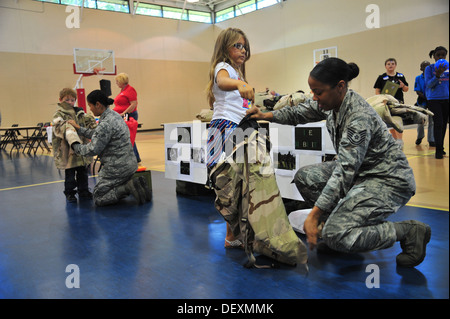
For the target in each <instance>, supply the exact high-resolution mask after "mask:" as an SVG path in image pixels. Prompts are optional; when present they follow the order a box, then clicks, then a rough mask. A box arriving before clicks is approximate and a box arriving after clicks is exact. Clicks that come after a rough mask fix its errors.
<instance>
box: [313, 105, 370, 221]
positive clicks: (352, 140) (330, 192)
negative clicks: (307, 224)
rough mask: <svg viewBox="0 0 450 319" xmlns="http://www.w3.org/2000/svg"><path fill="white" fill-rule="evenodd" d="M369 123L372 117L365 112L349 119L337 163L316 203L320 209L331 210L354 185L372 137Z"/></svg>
mask: <svg viewBox="0 0 450 319" xmlns="http://www.w3.org/2000/svg"><path fill="white" fill-rule="evenodd" d="M368 123H371V120H370V117H369V115H367V114H364V113H363V114H356V115H355V116H352V117H349V118H348V119H347V121H346V124H345V127H343V128H342V137H341V140H340V143H339V147H338V150H337V154H338V156H337V165H336V167H335V169H334V171H333V173H332V175H331V177H330V179H329V180H328V182H327V184H326V185H325V187H324V189H323V191H322V194H321V195H320V196H319V198H318V199H317V201H316V203H315V205H316V206H317V207H319V208H320V209H322V210H324V211H327V212H331V211H332V210H333V209H334V207H336V205H337V203H338V202H339V200H340V199H341V198H342V197H344V196H345V195H346V194H347V192H348V191H349V190H350V188H351V187H352V186H353V183H354V181H355V178H356V177H357V176H358V174H359V170H360V167H361V165H362V163H363V161H364V158H365V155H366V153H367V150H368V147H369V143H370V140H371V138H372V131H371V125H368Z"/></svg>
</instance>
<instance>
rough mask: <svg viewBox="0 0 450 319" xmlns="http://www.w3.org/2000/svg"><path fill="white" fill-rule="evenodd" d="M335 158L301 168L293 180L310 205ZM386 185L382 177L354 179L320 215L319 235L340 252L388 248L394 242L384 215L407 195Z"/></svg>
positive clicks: (317, 194) (326, 179)
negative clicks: (322, 215) (351, 185)
mask: <svg viewBox="0 0 450 319" xmlns="http://www.w3.org/2000/svg"><path fill="white" fill-rule="evenodd" d="M335 165H336V162H335V161H332V162H325V163H320V164H314V165H309V166H305V167H302V168H300V169H299V170H298V172H297V173H296V175H295V178H294V182H295V184H296V186H297V188H298V190H299V192H300V194H301V195H302V196H303V198H304V199H305V201H307V202H309V203H310V204H312V205H314V203H315V202H316V200H317V199H318V198H319V196H320V194H321V192H322V189H323V188H324V187H325V185H326V184H327V181H328V179H329V178H330V176H331V174H332V172H333V170H334V167H335ZM411 196H412V194H411V193H410V192H407V193H405V192H403V193H402V191H401V190H397V189H395V188H392V187H389V186H387V185H386V184H385V183H383V180H382V179H379V178H371V179H366V180H357V181H356V183H355V185H354V186H353V187H352V188H351V189H350V190H349V191H348V193H347V194H345V196H343V197H342V198H341V200H340V201H339V203H338V204H337V205H336V207H335V208H334V209H333V211H331V212H326V215H327V216H324V219H325V225H324V227H323V230H322V238H323V240H324V242H325V243H326V244H327V246H329V247H330V248H332V249H334V250H337V251H341V252H364V251H371V250H377V249H384V248H388V247H391V246H392V245H393V244H394V243H395V241H396V233H395V229H394V224H393V223H392V222H389V221H386V218H387V217H388V216H389V215H391V214H393V213H395V212H397V211H398V210H399V209H400V208H401V207H403V206H404V205H405V204H406V203H407V202H408V201H409V199H410V198H411Z"/></svg>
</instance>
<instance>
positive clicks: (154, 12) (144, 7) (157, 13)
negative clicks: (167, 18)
mask: <svg viewBox="0 0 450 319" xmlns="http://www.w3.org/2000/svg"><path fill="white" fill-rule="evenodd" d="M136 14H142V15H146V16H152V17H162V8H161V6H156V5H153V4H146V3H139V6H138V7H137V9H136Z"/></svg>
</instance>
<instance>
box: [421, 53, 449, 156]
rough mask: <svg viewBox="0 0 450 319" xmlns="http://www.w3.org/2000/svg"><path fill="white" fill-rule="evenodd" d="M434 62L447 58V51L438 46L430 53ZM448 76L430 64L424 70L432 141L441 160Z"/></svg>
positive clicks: (447, 116)
mask: <svg viewBox="0 0 450 319" xmlns="http://www.w3.org/2000/svg"><path fill="white" fill-rule="evenodd" d="M431 57H433V58H434V60H435V61H438V60H440V59H445V58H446V57H447V49H446V48H444V47H442V46H438V47H437V48H436V49H434V50H432V51H430V58H431ZM448 76H449V70H448V68H447V69H445V68H444V67H443V66H441V67H439V68H438V69H436V67H435V64H431V65H430V66H428V67H427V68H426V69H425V85H426V90H425V95H426V97H427V105H428V108H429V109H430V111H431V112H433V113H434V116H433V121H434V140H435V142H436V153H435V157H436V158H437V159H442V158H443V157H444V155H445V154H446V153H445V152H444V138H445V133H446V130H447V122H448V119H449V104H448V97H449V93H448Z"/></svg>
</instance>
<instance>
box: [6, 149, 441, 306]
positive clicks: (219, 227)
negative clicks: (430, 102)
mask: <svg viewBox="0 0 450 319" xmlns="http://www.w3.org/2000/svg"><path fill="white" fill-rule="evenodd" d="M0 177H1V178H0V298H8V299H9V298H14V299H16V298H17V299H46V298H52V299H53V298H57V299H71V298H89V299H90V298H125V299H128V298H133V299H134V298H150V299H153V298H157V299H329V298H333V299H336V298H338V299H341V298H343V299H399V298H401V299H448V298H449V237H448V236H449V213H448V212H447V211H440V210H432V209H424V208H416V207H410V206H407V207H404V208H402V209H401V210H400V211H399V212H398V213H397V214H396V215H395V216H392V220H406V219H417V220H419V221H422V222H425V223H428V224H429V225H430V226H431V228H432V238H431V241H430V243H429V245H428V249H427V256H426V258H425V261H424V262H423V263H422V264H421V265H419V266H418V267H416V268H413V269H400V268H397V267H396V264H395V256H396V255H397V254H398V253H399V252H400V250H401V249H400V245H399V244H398V243H396V244H395V245H394V247H392V248H389V249H386V250H381V251H374V252H369V253H362V254H354V255H347V254H337V255H333V256H330V255H323V254H317V252H316V251H312V252H311V251H310V252H309V263H308V266H309V271H306V270H305V268H304V267H303V266H297V267H289V266H283V265H282V266H281V267H280V268H278V269H246V268H244V267H243V266H242V265H243V264H244V262H245V261H246V256H245V253H244V251H242V250H236V249H234V250H227V249H225V248H224V247H223V244H224V237H225V231H226V225H225V223H224V221H223V219H222V218H221V216H220V215H219V214H218V213H217V212H216V211H215V209H214V206H213V200H214V198H213V197H212V196H196V197H186V196H177V194H176V192H175V181H174V180H168V179H165V178H164V173H162V172H155V171H154V172H152V179H153V183H152V184H153V201H152V202H150V203H147V204H144V205H142V206H138V205H136V204H135V202H134V200H133V199H132V198H131V197H128V198H126V199H125V200H123V202H121V203H120V204H119V205H116V206H111V207H102V208H98V207H95V206H94V205H93V203H92V201H90V200H84V201H79V202H78V203H66V199H65V196H64V195H63V193H62V191H63V180H64V174H63V173H60V172H59V171H58V170H57V169H56V168H55V165H54V163H53V157H51V156H45V155H38V156H26V155H23V154H21V153H19V154H13V156H12V157H9V155H7V154H6V153H5V152H0ZM89 181H90V185H91V188H92V187H93V186H94V184H95V181H96V180H95V177H91V178H90V179H89ZM301 238H302V239H303V240H304V238H303V237H301ZM68 265H76V266H77V267H78V269H79V274H80V276H79V283H80V288H68V287H67V286H66V279H68V278H69V276H72V275H73V274H74V272H72V270H70V269H69V270H68V271H67V272H66V267H67V266H68ZM369 265H372V266H370V267H377V268H378V269H379V288H376V287H375V288H368V287H367V286H366V281H367V282H369V283H370V282H372V283H373V282H374V281H371V279H370V278H372V277H371V275H373V274H374V273H373V271H370V270H366V267H368V266H369ZM373 265H375V266H373ZM370 267H369V268H370ZM182 304H183V303H182ZM300 313H301V309H298V314H300Z"/></svg>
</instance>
